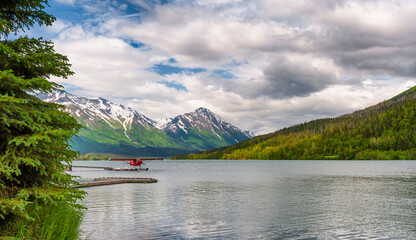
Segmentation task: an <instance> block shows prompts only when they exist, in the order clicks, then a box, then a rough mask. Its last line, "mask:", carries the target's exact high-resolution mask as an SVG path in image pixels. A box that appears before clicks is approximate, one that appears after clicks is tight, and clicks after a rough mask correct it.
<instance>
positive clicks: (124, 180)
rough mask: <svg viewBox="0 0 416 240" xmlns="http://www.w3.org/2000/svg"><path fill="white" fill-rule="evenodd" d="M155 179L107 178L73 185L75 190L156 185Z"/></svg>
mask: <svg viewBox="0 0 416 240" xmlns="http://www.w3.org/2000/svg"><path fill="white" fill-rule="evenodd" d="M156 182H157V180H156V179H154V178H126V177H105V178H96V179H94V181H92V182H80V183H79V184H78V185H73V186H72V187H74V188H83V187H93V186H103V185H111V184H120V183H156Z"/></svg>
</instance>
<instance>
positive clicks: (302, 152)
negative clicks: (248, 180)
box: [174, 87, 416, 159]
mask: <svg viewBox="0 0 416 240" xmlns="http://www.w3.org/2000/svg"><path fill="white" fill-rule="evenodd" d="M415 108H416V87H413V88H411V89H409V90H407V91H405V92H403V93H401V94H399V95H397V96H395V97H393V98H392V99H390V100H388V101H384V102H381V103H379V104H377V105H375V106H372V107H369V108H366V109H364V110H360V111H357V112H354V113H351V114H347V115H343V116H340V117H337V118H326V119H319V120H314V121H311V122H308V123H303V124H299V125H295V126H292V127H289V128H284V129H281V130H279V131H277V132H274V133H271V134H267V135H262V136H258V137H255V138H253V139H250V140H247V141H244V142H242V143H239V144H235V145H232V146H230V147H225V148H219V149H214V150H210V151H204V152H200V153H197V154H190V155H187V156H175V157H174V158H187V159H415V157H416V132H415V130H416V112H415Z"/></svg>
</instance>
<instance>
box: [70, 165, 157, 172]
mask: <svg viewBox="0 0 416 240" xmlns="http://www.w3.org/2000/svg"><path fill="white" fill-rule="evenodd" d="M72 168H95V169H104V170H108V171H148V170H149V168H112V167H93V166H73V165H70V166H69V167H68V169H67V171H72Z"/></svg>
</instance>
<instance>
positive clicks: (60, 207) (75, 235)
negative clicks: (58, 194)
mask: <svg viewBox="0 0 416 240" xmlns="http://www.w3.org/2000/svg"><path fill="white" fill-rule="evenodd" d="M31 216H33V217H34V218H35V220H34V221H29V220H26V219H24V218H15V219H14V220H12V221H9V222H7V223H6V224H5V225H4V226H2V229H1V230H0V236H7V237H8V238H4V239H42V240H71V239H79V235H80V230H79V226H80V224H81V222H82V218H83V213H82V210H80V209H76V208H75V207H73V206H71V205H68V204H66V203H57V205H55V206H52V205H48V206H43V207H42V208H41V209H40V210H38V211H36V210H34V209H31ZM0 239H2V238H1V237H0Z"/></svg>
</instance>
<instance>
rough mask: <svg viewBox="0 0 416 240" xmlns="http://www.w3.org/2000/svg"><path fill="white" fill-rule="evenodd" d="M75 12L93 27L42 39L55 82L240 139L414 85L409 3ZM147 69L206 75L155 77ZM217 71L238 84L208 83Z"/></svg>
mask: <svg viewBox="0 0 416 240" xmlns="http://www.w3.org/2000/svg"><path fill="white" fill-rule="evenodd" d="M62 1H63V0H62ZM66 2H67V3H70V2H72V3H73V4H76V3H78V4H81V1H78V2H75V1H66ZM82 4H84V5H83V7H84V9H86V10H87V11H88V14H91V18H90V19H87V20H85V21H83V22H81V23H78V24H74V23H72V24H71V23H69V20H59V21H58V22H57V23H55V24H54V25H53V27H52V29H51V32H54V33H55V34H57V36H56V39H55V40H54V42H55V44H56V49H57V51H58V52H60V53H63V54H65V55H67V56H68V57H69V59H70V62H71V63H72V64H73V70H74V71H75V72H76V74H75V75H74V76H72V77H70V78H69V79H67V80H56V81H59V82H60V83H63V84H66V85H68V86H69V85H71V87H75V88H78V90H77V91H76V92H74V93H76V94H80V95H84V96H88V97H95V96H101V97H106V98H110V99H111V98H113V99H117V100H120V101H123V103H124V104H126V105H129V106H131V107H134V108H137V110H139V111H140V112H142V113H143V114H145V115H147V116H149V117H151V118H155V119H157V118H166V117H174V116H175V115H177V114H181V113H184V112H190V111H193V110H195V109H196V108H198V107H201V106H203V107H208V108H210V109H211V110H212V111H214V112H216V113H218V114H220V115H221V116H223V117H224V118H225V119H227V120H229V121H230V122H232V123H235V124H236V125H237V126H239V127H240V128H242V129H245V130H246V129H251V130H253V131H255V132H256V133H267V132H270V131H274V130H277V129H278V128H281V127H285V126H289V125H292V124H294V123H300V122H304V121H306V120H311V119H315V118H319V117H328V116H337V115H339V114H342V113H348V112H351V111H353V110H358V109H360V108H364V107H365V106H368V105H371V104H375V103H377V102H378V101H382V100H384V99H388V98H390V97H392V96H393V95H395V94H397V93H399V92H400V91H402V90H405V89H406V87H410V86H411V85H412V84H415V81H414V79H415V77H416V60H415V59H416V58H415V57H416V44H415V43H416V37H415V36H414V34H413V33H414V32H415V30H416V27H415V25H414V24H410V23H412V22H415V21H416V14H415V13H416V3H414V2H413V1H410V0H403V1H400V2H399V3H398V2H395V1H387V0H367V1H361V0H336V1H334V0H322V1H309V0H300V1H276V0H262V1H257V0H241V1H240V0H216V1H205V0H201V1H185V0H181V1H179V0H178V1H173V2H172V3H169V4H167V5H161V4H154V3H153V4H150V3H149V2H148V1H141V0H135V1H129V2H128V3H127V2H126V3H120V2H117V1H95V0H94V1H92V0H91V1H82ZM138 6H140V7H138ZM135 7H136V8H135ZM126 9H128V10H129V13H128V14H126V13H125V11H126ZM132 9H142V10H141V12H137V13H134V12H132ZM58 18H59V16H58ZM131 42H135V43H139V42H140V43H143V44H144V47H142V48H135V47H133V46H132V45H131V44H129V43H131ZM170 59H174V60H175V61H176V62H174V63H172V62H170ZM154 64H171V65H174V66H177V67H182V68H205V69H207V71H206V72H201V73H194V74H190V73H178V74H170V75H164V76H161V75H158V74H156V73H155V72H153V71H152V70H151V68H152V67H153V66H154ZM218 69H220V70H224V71H227V72H228V73H230V74H232V75H233V76H234V77H235V78H224V77H221V75H220V74H214V73H213V72H212V71H213V70H218ZM379 78H380V79H384V80H376V79H379ZM343 79H344V80H343ZM345 79H347V80H345ZM163 81H168V82H172V83H175V84H180V85H182V86H184V87H185V88H186V89H187V91H181V90H178V89H175V88H173V87H168V86H166V84H163ZM369 83H371V84H369Z"/></svg>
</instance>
